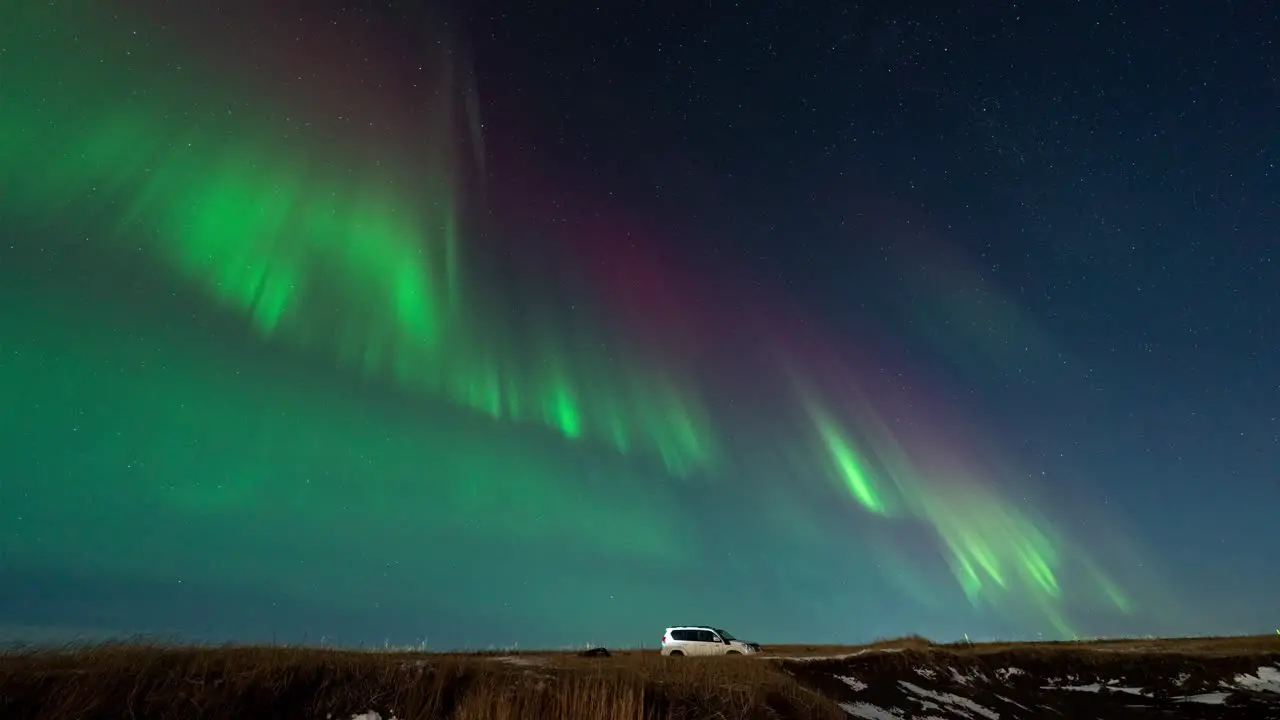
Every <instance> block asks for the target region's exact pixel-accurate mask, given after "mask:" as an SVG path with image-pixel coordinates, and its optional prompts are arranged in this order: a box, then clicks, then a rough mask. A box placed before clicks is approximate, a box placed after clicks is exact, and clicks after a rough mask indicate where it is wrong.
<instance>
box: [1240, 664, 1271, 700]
mask: <svg viewBox="0 0 1280 720" xmlns="http://www.w3.org/2000/svg"><path fill="white" fill-rule="evenodd" d="M1235 681H1236V685H1239V686H1240V687H1241V688H1244V689H1245V690H1252V691H1253V692H1266V693H1277V694H1280V670H1277V669H1276V668H1274V667H1271V666H1267V665H1264V666H1262V667H1260V668H1258V674H1257V675H1248V674H1241V675H1237V676H1236V677H1235Z"/></svg>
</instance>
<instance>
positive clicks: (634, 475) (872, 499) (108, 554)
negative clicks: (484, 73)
mask: <svg viewBox="0 0 1280 720" xmlns="http://www.w3.org/2000/svg"><path fill="white" fill-rule="evenodd" d="M142 5H148V3H142V4H140V7H141V6H142ZM140 7H139V8H133V9H132V10H125V11H119V13H113V11H109V10H103V9H101V8H100V7H99V6H97V5H94V4H89V3H69V4H67V3H64V4H60V5H51V6H45V5H40V6H38V7H32V8H29V9H26V10H24V11H22V12H21V13H18V17H17V18H16V19H12V18H11V19H12V20H13V21H11V22H5V23H0V48H3V49H4V53H3V55H0V57H2V58H3V64H2V65H0V93H2V95H0V108H2V109H0V191H2V192H3V194H2V195H0V220H2V221H3V223H2V224H0V227H3V228H4V230H3V233H4V234H3V235H0V247H2V248H4V250H3V255H0V259H2V260H3V261H2V262H0V302H3V308H4V311H3V312H0V393H2V394H3V397H4V400H3V403H2V404H0V430H3V436H2V437H3V440H0V455H2V456H3V458H4V467H5V470H4V472H5V475H4V477H3V482H0V528H3V530H2V534H0V551H2V552H0V558H2V559H3V565H0V577H3V578H5V579H6V580H5V582H8V583H11V586H14V587H17V586H19V585H20V586H21V587H23V588H25V590H24V591H23V593H22V594H20V595H19V596H15V597H16V598H17V599H13V600H10V601H8V602H7V603H0V613H3V615H4V617H3V618H0V619H3V620H5V622H6V624H9V625H16V626H28V627H46V628H47V627H54V626H67V627H94V628H106V629H108V630H115V631H120V632H133V631H144V632H146V631H150V632H157V631H172V632H176V633H180V634H184V635H192V636H202V637H219V638H222V637H237V638H250V637H253V638H263V637H267V636H277V637H297V638H302V637H306V638H310V639H312V640H318V639H320V638H322V637H325V638H333V639H339V640H342V641H349V642H362V641H363V642H370V641H378V640H381V639H383V638H393V639H396V640H398V641H409V640H420V639H422V638H427V639H428V641H429V642H435V643H439V644H445V645H481V646H483V645H490V644H509V643H511V642H520V643H521V644H526V645H529V644H534V645H536V644H556V643H558V642H561V640H563V643H562V644H570V643H574V642H583V641H588V640H592V641H598V642H608V643H611V644H628V643H635V642H640V641H643V640H646V639H648V638H650V636H652V635H653V633H654V631H653V628H654V627H662V626H663V624H664V623H666V622H668V621H671V622H674V621H675V620H676V619H679V618H701V617H715V618H717V620H716V622H717V623H719V624H722V625H725V626H729V627H735V628H745V629H744V630H743V632H744V633H747V634H752V635H758V636H760V637H761V638H765V637H766V636H768V637H769V638H770V639H827V640H830V641H833V642H839V641H852V640H857V639H865V638H868V637H874V636H884V635H892V634H905V633H910V632H921V633H925V634H930V635H934V636H938V637H944V638H949V637H957V636H959V635H961V634H964V633H969V634H971V635H975V636H978V635H984V634H986V635H1005V636H1008V635H1031V634H1035V633H1044V634H1046V635H1051V636H1058V637H1061V636H1072V635H1075V634H1077V633H1084V634H1096V633H1101V632H1114V631H1117V629H1120V628H1125V629H1151V628H1156V629H1159V628H1164V627H1172V626H1176V625H1177V624H1178V623H1179V622H1180V620H1181V618H1182V617H1183V615H1182V614H1181V611H1179V610H1178V599H1177V597H1176V596H1175V595H1174V594H1172V593H1170V592H1168V591H1167V586H1164V585H1162V584H1160V583H1159V581H1158V575H1159V573H1158V572H1157V571H1154V570H1153V569H1152V568H1151V567H1150V565H1149V559H1148V558H1147V557H1146V555H1145V554H1144V553H1143V552H1142V551H1140V550H1138V549H1137V548H1136V546H1135V545H1134V544H1133V543H1132V542H1131V541H1130V540H1128V539H1126V532H1125V530H1124V529H1123V526H1122V524H1121V523H1120V522H1119V520H1118V519H1117V517H1112V516H1110V515H1106V516H1104V515H1103V514H1102V513H1103V512H1105V511H1103V510H1099V509H1097V508H1094V509H1091V510H1088V511H1084V512H1076V511H1072V512H1063V510H1065V509H1066V507H1067V504H1066V503H1058V501H1057V500H1052V499H1054V498H1057V499H1061V498H1062V497H1063V496H1064V495H1067V496H1070V498H1071V500H1070V502H1071V504H1073V505H1075V506H1078V507H1082V508H1088V507H1090V506H1091V505H1092V503H1091V502H1090V501H1088V500H1083V499H1082V498H1084V497H1085V494H1084V493H1083V491H1082V492H1081V493H1073V492H1065V493H1064V490H1069V488H1063V487H1061V486H1059V487H1052V486H1046V485H1043V484H1040V485H1038V484H1036V482H1035V481H1034V478H1033V477H1029V476H1030V475H1032V473H1031V472H1029V471H1028V469H1027V468H1026V467H1025V465H1024V463H1023V462H1022V460H1020V459H1019V458H1018V456H1017V455H1016V453H1015V452H1014V451H1013V449H1012V448H1011V447H1010V446H1012V445H1013V444H1014V443H1012V442H1010V441H1009V438H1007V437H1006V438H999V437H994V436H993V434H991V433H985V432H981V431H979V430H978V427H980V426H978V425H977V424H976V423H977V421H975V420H973V419H971V418H970V417H969V416H967V415H966V414H965V412H964V409H963V408H962V407H961V406H960V405H959V404H957V403H953V402H951V401H950V400H949V399H948V398H949V397H951V395H952V393H950V392H949V391H948V390H947V389H946V386H945V385H944V384H942V383H937V382H933V381H932V380H930V379H929V378H928V373H927V372H925V371H924V369H923V368H921V367H919V366H918V365H917V364H912V363H901V364H898V365H895V366H894V367H893V369H892V371H891V372H886V371H885V369H884V368H885V366H886V364H889V363H891V362H892V361H890V360H889V358H891V357H894V355H892V354H891V352H890V351H889V350H887V349H884V348H882V347H880V346H881V344H882V340H880V339H874V340H873V339H871V338H870V336H868V337H866V338H863V337H858V336H850V335H848V334H847V333H846V332H844V331H843V330H841V331H836V330H834V329H825V330H824V329H823V326H822V324H821V323H820V322H819V321H818V320H817V317H818V315H820V314H816V315H813V317H810V315H811V314H810V313H807V312H805V311H802V310H801V309H799V306H798V305H797V306H795V307H792V306H790V305H788V304H785V303H783V302H781V301H775V300H765V299H763V296H762V295H758V294H757V293H756V292H755V291H754V290H751V291H748V290H747V288H746V287H743V288H742V291H741V292H738V291H736V290H734V287H735V286H734V284H733V283H734V281H733V279H732V278H731V277H729V276H726V277H723V278H701V277H697V278H693V281H692V282H688V281H686V280H685V278H690V277H692V276H691V275H690V274H688V273H683V272H682V271H681V270H679V269H678V268H675V267H667V266H666V263H667V261H666V260H663V261H661V262H656V264H657V266H658V269H657V270H654V271H650V270H652V267H651V266H649V265H647V264H646V263H654V262H655V261H653V260H647V261H646V260H644V258H645V257H646V250H645V247H644V246H643V244H640V245H637V244H636V243H635V242H634V241H632V240H623V238H631V237H632V234H631V232H630V228H629V226H628V221H627V220H626V219H625V216H624V215H623V214H621V213H614V214H612V215H611V214H610V213H613V212H614V211H612V210H611V209H606V208H605V207H604V206H603V204H601V205H600V206H599V207H600V210H599V211H598V212H595V213H594V214H595V216H596V217H597V218H598V217H600V216H601V215H602V214H603V215H604V216H605V219H604V220H602V221H599V222H598V224H597V225H596V226H594V227H593V228H586V226H582V225H575V224H573V223H568V222H566V223H564V224H563V225H562V226H561V227H559V228H558V229H552V230H550V231H548V230H547V229H546V228H545V227H543V226H538V227H537V228H536V229H535V224H534V223H529V224H528V225H527V227H525V226H524V224H523V223H522V221H521V217H520V215H519V212H517V211H514V210H511V208H512V207H514V206H515V205H518V204H519V203H516V204H510V203H508V204H507V205H502V204H501V203H490V202H489V201H487V200H486V199H485V197H484V196H483V194H482V193H480V192H478V191H477V186H483V185H485V184H486V182H485V181H484V178H482V177H481V176H482V175H483V174H484V173H485V172H486V170H485V169H484V163H485V157H484V155H483V152H482V148H483V147H484V145H485V144H486V143H485V142H484V140H485V138H484V130H483V129H482V127H483V125H484V123H483V122H482V118H481V115H480V114H479V113H481V111H482V110H483V104H482V103H480V102H479V101H478V100H477V96H476V95H475V93H474V88H475V78H474V77H472V76H471V75H469V74H468V73H467V72H464V70H465V66H466V64H465V63H463V62H460V61H459V60H458V58H459V57H462V56H463V55H464V54H463V53H461V52H460V51H456V50H455V48H456V46H455V45H452V44H450V43H444V42H440V43H438V44H435V45H430V44H429V45H428V46H427V47H426V49H422V48H419V49H418V51H417V52H418V54H417V55H415V56H414V58H413V60H412V62H410V61H408V60H406V59H405V58H404V57H403V55H402V54H401V53H400V52H399V50H398V49H397V50H391V49H387V48H388V47H393V48H399V47H400V45H395V44H392V43H380V42H378V40H377V38H379V37H380V35H379V34H380V33H391V32H393V30H394V28H393V27H391V26H390V25H389V24H388V22H387V20H386V19H385V18H383V19H381V20H377V19H375V20H365V21H362V23H360V24H353V23H354V21H353V20H352V19H351V17H350V16H349V14H344V13H338V14H337V15H334V16H332V17H330V16H329V15H327V14H326V12H327V11H321V10H316V11H315V12H314V13H312V12H311V11H308V14H306V15H304V16H303V17H301V18H291V19H286V18H282V17H277V16H276V14H274V13H273V12H272V11H270V10H265V9H259V10H253V9H250V7H249V6H248V5H245V6H244V7H242V8H241V9H240V10H238V11H237V12H234V13H232V12H230V11H228V12H227V13H226V14H225V16H218V22H213V23H209V22H207V21H208V18H205V19H204V20H201V19H200V18H194V17H184V16H183V14H182V13H180V12H177V11H175V10H173V9H172V8H164V9H160V8H159V7H158V6H157V8H153V9H154V10H155V12H154V13H149V12H144V11H143V10H142V9H140ZM286 20H287V23H286ZM331 20H332V22H330V21H331ZM419 21H420V22H422V23H429V19H427V18H419ZM379 23H381V24H379ZM383 25H386V26H387V27H382V26H383ZM335 28H336V29H335ZM428 29H430V30H432V31H433V32H434V33H435V35H434V36H436V37H439V38H446V37H448V36H449V34H450V33H449V32H448V31H446V30H445V29H443V28H434V27H428ZM249 38H252V41H251V42H250V40H248V39H249ZM245 43H249V44H248V45H245V46H246V47H249V48H250V49H249V50H247V51H246V52H245V53H244V54H243V55H240V54H238V53H237V51H235V50H234V48H237V47H241V46H242V45H244V44H245ZM406 45H407V44H406ZM300 73H301V74H300ZM514 124H515V125H517V126H518V125H519V123H518V122H516V123H514ZM530 132H532V131H530ZM494 152H498V151H494ZM490 172H497V171H490ZM552 175H553V174H552V173H548V177H551V176H552ZM537 197H538V198H539V199H540V200H541V199H546V198H552V200H550V202H551V203H557V202H563V203H566V204H571V203H579V204H581V203H586V204H590V203H591V202H592V200H590V199H589V196H588V195H587V194H585V193H571V192H568V191H567V190H564V191H562V189H561V188H560V187H559V186H558V185H556V184H555V183H552V182H550V181H548V183H547V185H546V186H545V187H542V188H540V189H539V191H538V193H537ZM556 198H558V199H556ZM584 198H587V199H584ZM623 204H625V202H624V203H623ZM504 208H505V210H504ZM577 212H584V213H585V212H586V211H583V210H582V209H581V207H579V210H578V211H577ZM494 217H498V218H500V219H499V220H494V219H493V218H494ZM602 227H607V228H609V230H608V231H607V232H600V229H601V228H602ZM637 232H638V228H637ZM613 243H622V244H625V247H622V245H618V246H617V247H615V246H614V245H613ZM575 248H576V249H575ZM584 248H590V250H585V249H584ZM534 257H536V258H538V259H537V261H535V262H525V261H524V259H527V258H534ZM561 258H565V259H564V261H563V262H562V261H561ZM671 262H674V263H678V262H679V260H678V259H676V260H674V261H671ZM930 272H936V273H941V274H942V277H943V278H944V280H946V282H936V281H934V280H931V279H930V278H932V277H933V276H932V275H929V273H930ZM914 278H915V279H914V280H912V282H914V283H915V284H913V285H911V286H910V287H911V288H912V290H911V292H912V293H918V294H924V295H926V296H929V297H932V298H935V299H936V301H937V303H938V305H937V306H938V307H944V306H945V307H946V308H948V309H949V311H950V313H951V314H950V315H947V316H945V317H944V316H943V315H941V314H940V313H939V312H937V311H931V310H923V311H922V312H924V313H925V319H926V320H932V319H938V318H942V319H941V320H940V321H939V322H941V323H942V326H943V327H945V328H964V327H969V328H973V327H980V326H982V324H983V323H986V322H988V321H990V322H994V323H999V324H1001V326H1002V327H1004V328H1005V330H1006V331H1007V332H1008V333H1011V334H1014V335H1017V337H1016V338H1014V339H1015V340H1016V341H1018V342H1023V343H1025V344H1027V345H1032V344H1034V345H1036V346H1037V347H1041V348H1045V352H1052V349H1051V348H1052V343H1051V342H1050V341H1047V340H1045V339H1044V337H1043V331H1041V330H1039V329H1038V328H1037V327H1036V324H1035V322H1034V321H1033V320H1031V319H1028V318H1025V317H1023V316H1022V315H1020V314H1019V310H1018V309H1017V306H1016V304H1015V303H1014V302H1013V301H1012V300H1011V299H1009V298H1008V297H1004V296H1000V295H998V294H994V293H993V294H989V295H987V296H986V298H985V299H986V301H985V302H984V301H982V299H978V300H976V301H973V302H961V301H960V300H959V298H960V297H961V296H962V295H963V291H962V290H959V291H958V290H955V288H963V287H968V286H969V284H970V282H971V280H972V277H971V276H970V275H967V274H965V269H964V268H963V265H962V264H960V263H944V264H941V265H940V266H939V267H938V268H934V269H932V270H928V271H921V273H920V274H917V275H916V276H914ZM703 283H705V284H706V287H716V288H727V290H726V291H724V292H718V293H711V292H710V291H706V292H701V291H700V290H699V289H698V288H699V287H700V286H701V284H703ZM700 292H701V294H698V293H700ZM695 294H698V297H699V298H705V300H698V301H689V298H691V297H693V296H694V295H695ZM713 294H714V295H716V297H715V298H714V299H712V298H711V296H712V295H713ZM917 307H925V306H917ZM980 335H981V333H979V334H978V335H974V334H973V333H972V332H971V333H969V334H967V335H966V333H964V332H955V333H943V332H941V331H939V332H937V333H934V334H933V335H931V337H932V338H933V339H934V340H935V341H936V347H938V352H939V354H940V355H941V356H947V357H951V358H953V359H954V358H964V357H966V356H967V355H975V354H976V355H983V354H984V353H988V351H990V350H991V347H984V346H983V344H982V343H983V338H982V337H981V336H980ZM742 338H750V340H749V341H745V342H744V341H743V340H742ZM744 345H745V346H746V347H745V349H744V347H743V346H744ZM993 347H994V346H993ZM1000 347H1005V346H1004V345H1000ZM988 356H989V353H988ZM872 368H876V370H874V371H873V370H872ZM908 378H919V379H918V380H913V379H908ZM1104 518H1105V519H1104ZM1089 523H1092V525H1090V524H1089ZM673 586H674V587H676V588H678V590H677V591H673V589H672V588H673ZM89 595H91V596H93V597H97V598H101V599H102V600H101V602H97V603H95V602H89V601H86V600H83V599H78V598H83V597H84V596H89ZM37 598H44V600H43V601H39V602H38V601H37ZM175 599H179V600H181V602H179V603H176V604H175V602H172V601H174V600H175ZM175 608H178V609H175ZM720 618H724V619H723V620H720ZM799 618H803V619H804V620H800V619H799ZM1135 631H1136V630H1135ZM584 633H587V634H590V637H589V638H587V637H583V634H584Z"/></svg>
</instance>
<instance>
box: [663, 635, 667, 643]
mask: <svg viewBox="0 0 1280 720" xmlns="http://www.w3.org/2000/svg"><path fill="white" fill-rule="evenodd" d="M662 644H663V645H666V644H667V636H666V635H663V636H662Z"/></svg>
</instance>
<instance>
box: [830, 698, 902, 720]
mask: <svg viewBox="0 0 1280 720" xmlns="http://www.w3.org/2000/svg"><path fill="white" fill-rule="evenodd" d="M840 709H841V710H844V711H845V712H847V713H849V714H850V715H852V716H854V717H856V718H862V720H902V717H901V716H898V715H894V714H893V713H891V712H889V711H888V710H885V709H884V708H882V707H878V706H876V705H872V704H871V703H864V702H860V703H840Z"/></svg>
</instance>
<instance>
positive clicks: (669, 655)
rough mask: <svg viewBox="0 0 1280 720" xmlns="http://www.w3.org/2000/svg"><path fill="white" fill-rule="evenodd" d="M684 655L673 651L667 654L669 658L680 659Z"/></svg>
mask: <svg viewBox="0 0 1280 720" xmlns="http://www.w3.org/2000/svg"><path fill="white" fill-rule="evenodd" d="M682 655H684V653H682V652H680V651H679V650H672V651H671V652H669V653H667V657H680V656H682Z"/></svg>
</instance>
